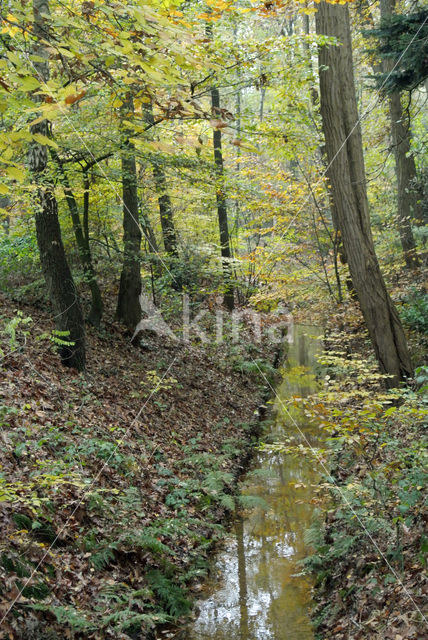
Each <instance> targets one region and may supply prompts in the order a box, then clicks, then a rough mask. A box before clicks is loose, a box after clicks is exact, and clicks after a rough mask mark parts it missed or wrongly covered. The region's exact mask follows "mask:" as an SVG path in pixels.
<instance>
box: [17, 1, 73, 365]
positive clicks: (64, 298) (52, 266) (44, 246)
mask: <svg viewBox="0 0 428 640" xmlns="http://www.w3.org/2000/svg"><path fill="white" fill-rule="evenodd" d="M33 12H34V26H33V34H34V37H35V45H34V46H33V54H34V56H35V57H36V59H37V62H35V63H34V66H35V67H36V70H37V73H38V75H39V77H41V78H43V80H44V81H45V82H46V81H48V80H49V62H48V58H49V53H48V50H47V45H46V41H47V39H48V34H49V23H48V20H49V2H48V0H34V1H33ZM30 132H31V133H32V134H42V135H43V136H46V137H47V136H49V133H50V131H49V123H48V121H47V120H42V121H41V122H38V123H37V124H35V125H33V126H32V127H31V129H30ZM28 166H29V169H30V171H31V173H32V176H33V181H34V183H35V185H36V196H35V222H36V235H37V244H38V247H39V252H40V262H41V266H42V271H43V276H44V278H45V281H46V286H47V291H48V295H49V299H50V301H51V304H52V307H53V312H54V318H55V324H56V328H57V330H58V331H61V332H67V333H66V335H64V336H59V338H60V340H62V341H63V342H67V343H69V344H68V345H67V344H63V345H60V346H59V351H60V355H61V360H62V362H63V364H65V365H67V366H69V367H74V368H75V369H77V370H79V371H82V370H84V368H85V355H86V354H85V327H84V319H83V313H82V307H81V305H80V301H79V296H78V293H77V290H76V287H75V285H74V281H73V276H72V273H71V269H70V266H69V264H68V262H67V257H66V255H65V250H64V245H63V242H62V237H61V227H60V224H59V219H58V205H57V201H56V198H55V191H54V185H53V182H52V178H51V176H50V174H49V171H48V151H47V147H46V146H45V145H43V144H40V143H39V142H35V141H33V142H31V144H30V148H29V152H28Z"/></svg>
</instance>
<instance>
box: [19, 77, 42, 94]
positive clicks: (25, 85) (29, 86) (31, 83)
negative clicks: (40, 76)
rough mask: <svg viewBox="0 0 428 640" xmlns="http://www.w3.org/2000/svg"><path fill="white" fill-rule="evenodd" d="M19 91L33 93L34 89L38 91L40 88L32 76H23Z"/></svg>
mask: <svg viewBox="0 0 428 640" xmlns="http://www.w3.org/2000/svg"><path fill="white" fill-rule="evenodd" d="M19 81H20V84H21V89H23V91H33V90H34V89H38V87H40V82H39V81H38V80H37V79H36V78H34V77H33V76H25V77H24V78H20V80H19Z"/></svg>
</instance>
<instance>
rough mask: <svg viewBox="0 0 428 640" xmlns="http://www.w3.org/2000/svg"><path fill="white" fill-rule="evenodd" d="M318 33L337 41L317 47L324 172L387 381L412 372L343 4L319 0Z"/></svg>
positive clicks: (395, 379)
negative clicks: (373, 211)
mask: <svg viewBox="0 0 428 640" xmlns="http://www.w3.org/2000/svg"><path fill="white" fill-rule="evenodd" d="M316 29H317V33H318V34H320V35H326V36H330V37H334V38H337V41H338V44H334V45H328V46H322V47H320V48H319V67H320V102H321V117H322V127H323V133H324V137H325V151H326V156H327V162H328V170H327V175H328V178H329V182H330V185H331V191H332V197H333V201H334V205H335V210H336V215H337V223H338V228H339V231H340V233H341V236H342V240H343V245H344V248H345V251H346V256H347V260H348V264H349V270H350V274H351V278H352V284H353V287H354V289H355V292H356V294H357V297H358V300H359V303H360V307H361V311H362V313H363V316H364V319H365V322H366V325H367V329H368V332H369V335H370V338H371V341H372V344H373V348H374V351H375V354H376V357H377V359H378V362H379V366H380V369H381V371H382V372H384V373H386V374H389V375H390V376H391V378H389V379H388V385H389V386H393V385H396V384H397V383H398V382H399V381H400V380H403V379H404V378H406V377H407V376H411V375H412V364H411V361H410V356H409V352H408V348H407V343H406V338H405V336H404V332H403V328H402V326H401V322H400V319H399V317H398V314H397V311H396V309H395V307H394V304H393V303H392V301H391V298H390V296H389V294H388V291H387V289H386V286H385V282H384V279H383V276H382V273H381V271H380V267H379V263H378V260H377V256H376V253H375V248H374V243H373V237H372V232H371V225H370V217H369V208H368V201H367V190H366V178H365V167H364V157H363V148H362V136H361V127H360V121H359V115H358V109H357V101H356V95H355V82H354V69H353V59H352V43H351V33H350V24H349V8H348V6H347V5H337V4H334V5H333V4H329V3H327V2H325V0H323V1H322V2H321V3H320V4H319V5H318V11H317V13H316Z"/></svg>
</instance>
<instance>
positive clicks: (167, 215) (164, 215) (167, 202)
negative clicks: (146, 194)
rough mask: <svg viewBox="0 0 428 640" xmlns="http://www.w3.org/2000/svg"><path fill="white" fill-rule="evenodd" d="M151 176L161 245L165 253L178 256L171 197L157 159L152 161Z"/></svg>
mask: <svg viewBox="0 0 428 640" xmlns="http://www.w3.org/2000/svg"><path fill="white" fill-rule="evenodd" d="M153 177H154V179H155V185H156V191H157V194H158V203H159V214H160V221H161V227H162V238H163V246H164V247H165V251H166V252H167V253H169V254H170V255H171V256H174V258H178V257H179V254H178V243H177V233H176V230H175V224H174V216H173V210H172V204H171V198H170V197H169V194H168V188H167V183H166V177H165V173H164V170H163V168H162V166H161V165H160V164H159V162H157V161H154V162H153Z"/></svg>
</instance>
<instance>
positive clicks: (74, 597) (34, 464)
mask: <svg viewBox="0 0 428 640" xmlns="http://www.w3.org/2000/svg"><path fill="white" fill-rule="evenodd" d="M16 307H19V305H17V304H16V303H14V302H13V301H11V300H10V299H9V298H6V297H1V298H0V315H1V316H2V326H3V327H5V331H4V332H3V335H2V336H1V338H2V340H1V344H0V348H1V350H2V356H3V358H2V360H3V363H2V367H1V370H0V375H1V378H2V381H1V390H0V395H1V397H0V420H1V438H2V446H1V453H0V464H1V467H0V519H1V531H2V536H1V541H0V580H1V582H0V584H1V585H2V586H1V589H0V616H1V617H2V618H3V617H4V618H5V619H4V620H3V623H2V625H1V633H2V636H1V637H4V638H10V639H15V638H17V639H18V638H19V639H21V640H26V639H29V638H31V639H33V640H34V639H40V640H41V639H43V640H57V639H61V640H63V639H64V638H85V639H89V638H100V639H101V638H121V639H125V638H137V637H138V638H141V637H143V636H142V635H141V634H142V631H141V630H142V629H143V634H144V633H147V635H148V636H149V635H150V634H151V633H152V632H153V629H154V628H155V627H156V629H157V633H160V632H159V629H161V632H162V633H163V635H162V636H161V637H172V635H173V628H174V624H175V623H177V621H179V620H180V619H181V617H182V616H185V614H187V613H188V611H189V609H190V600H189V598H188V596H187V594H188V593H189V592H191V591H195V590H198V588H199V585H200V583H201V581H202V580H203V578H204V576H205V575H206V572H207V569H208V561H207V555H208V550H209V549H210V547H211V545H212V543H213V541H215V540H216V539H217V538H218V537H219V536H221V531H222V527H221V525H220V522H223V523H224V520H225V518H226V517H227V510H228V509H231V508H233V491H234V486H235V483H236V478H237V476H238V475H239V473H240V472H241V471H242V468H243V464H244V462H245V459H246V457H247V456H248V452H249V450H250V449H251V442H252V441H253V440H254V432H255V430H257V424H258V417H257V408H258V405H260V403H261V397H262V387H261V386H260V375H256V376H252V375H251V372H248V368H249V367H248V366H247V368H246V370H245V375H243V370H244V369H243V368H245V367H244V365H245V364H247V365H248V362H252V358H253V357H258V358H259V361H260V362H262V357H263V358H266V362H267V361H269V360H270V362H272V359H273V351H272V348H270V350H269V348H266V347H265V345H260V344H259V345H254V344H252V343H251V336H250V333H249V332H247V334H246V335H245V336H244V338H243V337H242V336H241V338H240V342H239V345H236V344H235V345H234V346H233V347H231V348H229V346H228V345H227V344H224V345H220V346H219V347H216V348H212V349H211V351H210V353H209V354H208V353H207V351H206V350H205V351H204V350H203V349H200V348H199V347H198V346H195V345H191V344H189V343H183V342H182V341H172V340H169V339H168V338H164V337H162V338H160V337H158V336H155V335H154V334H153V335H150V336H148V337H146V339H145V341H144V343H143V347H138V348H136V347H134V346H131V343H130V338H129V335H126V334H125V333H124V331H123V330H122V329H121V328H120V327H119V326H118V325H117V324H115V323H108V322H106V324H105V325H104V327H103V329H102V330H101V331H98V332H97V331H95V330H89V334H88V371H87V373H86V374H85V375H83V374H77V373H76V372H75V371H73V370H70V369H66V368H63V367H61V365H60V364H59V359H58V356H57V354H56V353H55V349H54V348H53V346H54V345H53V344H52V339H51V337H52V333H51V331H52V329H53V325H52V323H51V321H50V320H49V317H48V315H47V313H46V312H45V311H41V310H40V308H34V307H28V306H26V307H23V306H22V305H21V314H22V315H20V316H18V315H17V313H16ZM28 317H31V321H30V320H26V318H28ZM247 348H248V352H251V354H252V356H251V357H249V355H248V353H247V352H246V349H247ZM0 353H1V352H0ZM250 368H251V367H250ZM269 368H270V367H269V365H268V364H266V370H269ZM173 623H174V624H173ZM162 625H164V626H162ZM144 630H145V631H144ZM170 634H171V635H170Z"/></svg>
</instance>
